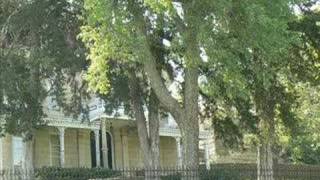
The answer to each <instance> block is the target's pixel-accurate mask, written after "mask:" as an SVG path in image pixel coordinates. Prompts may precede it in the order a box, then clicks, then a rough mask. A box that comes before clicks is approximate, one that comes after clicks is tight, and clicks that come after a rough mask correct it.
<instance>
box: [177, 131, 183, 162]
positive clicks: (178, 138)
mask: <svg viewBox="0 0 320 180" xmlns="http://www.w3.org/2000/svg"><path fill="white" fill-rule="evenodd" d="M176 144H177V165H178V167H182V149H181V138H180V137H176Z"/></svg>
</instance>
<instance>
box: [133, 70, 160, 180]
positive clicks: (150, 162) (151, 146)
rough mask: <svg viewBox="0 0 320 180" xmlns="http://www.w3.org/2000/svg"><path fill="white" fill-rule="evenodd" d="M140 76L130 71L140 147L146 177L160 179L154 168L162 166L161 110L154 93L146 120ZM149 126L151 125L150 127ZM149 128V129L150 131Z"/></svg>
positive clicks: (151, 96)
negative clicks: (160, 146)
mask: <svg viewBox="0 0 320 180" xmlns="http://www.w3.org/2000/svg"><path fill="white" fill-rule="evenodd" d="M138 82H139V81H138V78H137V77H136V74H135V72H133V71H131V72H130V78H129V89H130V99H131V108H132V110H133V112H134V116H135V119H136V124H137V127H138V136H139V142H140V148H141V150H142V153H143V154H144V158H143V163H144V168H145V169H146V172H145V178H146V179H158V177H157V176H154V175H156V174H154V172H156V171H151V170H153V169H156V168H159V167H160V149H159V141H160V138H159V110H158V103H157V100H156V99H154V98H155V96H154V95H153V93H151V95H150V97H149V98H150V104H149V120H148V121H147V120H146V117H145V115H144V109H143V104H144V103H143V100H142V99H141V98H142V97H143V95H142V94H141V88H140V86H139V84H138ZM148 126H149V127H148ZM148 130H149V131H148Z"/></svg>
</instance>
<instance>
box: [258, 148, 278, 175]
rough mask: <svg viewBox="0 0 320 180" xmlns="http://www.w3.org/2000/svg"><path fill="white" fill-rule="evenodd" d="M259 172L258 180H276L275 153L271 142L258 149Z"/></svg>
mask: <svg viewBox="0 0 320 180" xmlns="http://www.w3.org/2000/svg"><path fill="white" fill-rule="evenodd" d="M257 170H258V180H274V174H273V151H272V144H271V143H270V142H268V143H263V144H261V145H260V146H259V147H258V159H257Z"/></svg>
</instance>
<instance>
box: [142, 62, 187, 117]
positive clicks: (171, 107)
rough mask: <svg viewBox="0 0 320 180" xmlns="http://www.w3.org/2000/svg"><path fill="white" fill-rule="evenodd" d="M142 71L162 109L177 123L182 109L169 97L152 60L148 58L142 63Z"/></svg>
mask: <svg viewBox="0 0 320 180" xmlns="http://www.w3.org/2000/svg"><path fill="white" fill-rule="evenodd" d="M144 71H145V72H146V73H147V75H148V78H149V80H150V86H151V88H152V89H153V91H154V93H155V94H156V95H157V97H158V99H159V101H160V103H161V105H162V106H163V108H164V109H165V110H167V111H168V112H170V113H171V114H172V115H173V117H174V118H175V120H177V121H178V120H179V117H181V116H182V114H183V109H182V107H181V105H180V104H179V103H178V101H177V100H176V99H174V98H173V97H172V96H171V94H170V92H169V90H168V89H167V87H166V86H165V84H164V82H163V80H162V78H161V75H160V72H159V71H158V70H157V68H156V62H155V59H154V58H150V59H149V60H147V61H145V62H144Z"/></svg>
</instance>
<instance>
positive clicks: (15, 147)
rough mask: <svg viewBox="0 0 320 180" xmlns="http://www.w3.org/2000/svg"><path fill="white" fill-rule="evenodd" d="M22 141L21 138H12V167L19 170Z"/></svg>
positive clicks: (21, 156)
mask: <svg viewBox="0 0 320 180" xmlns="http://www.w3.org/2000/svg"><path fill="white" fill-rule="evenodd" d="M23 154H24V153H23V140H22V138H21V137H16V136H13V137H12V156H13V157H12V159H13V167H14V168H19V167H20V168H21V167H22V163H23Z"/></svg>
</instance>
